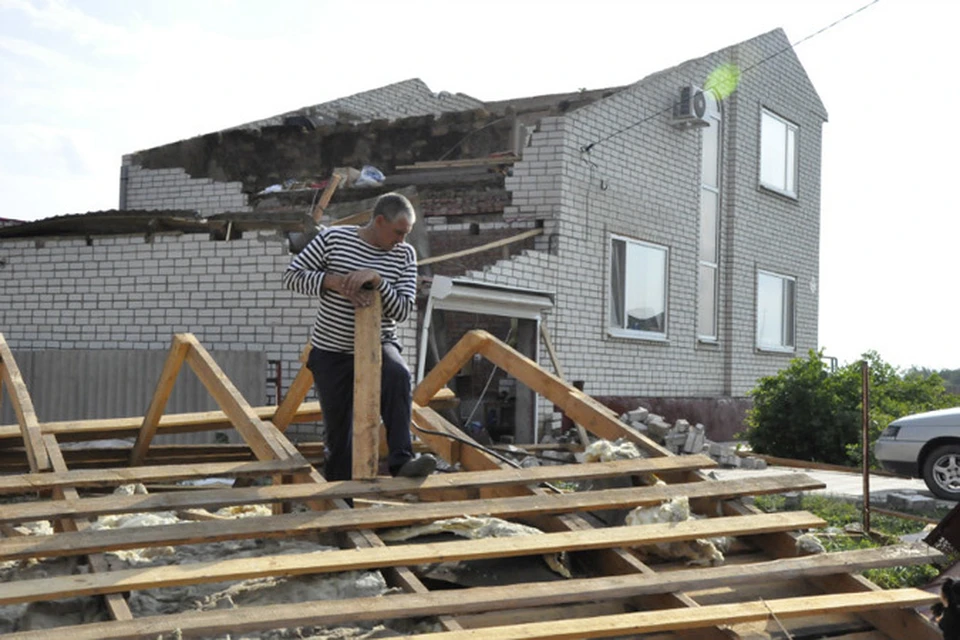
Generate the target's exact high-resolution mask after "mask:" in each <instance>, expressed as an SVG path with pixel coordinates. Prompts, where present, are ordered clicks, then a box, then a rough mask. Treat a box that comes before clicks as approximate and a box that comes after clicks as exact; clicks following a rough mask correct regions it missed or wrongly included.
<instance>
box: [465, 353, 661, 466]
mask: <svg viewBox="0 0 960 640" xmlns="http://www.w3.org/2000/svg"><path fill="white" fill-rule="evenodd" d="M480 354H481V355H483V356H484V357H486V358H487V360H489V361H491V362H493V363H494V364H495V365H497V366H498V367H500V368H501V369H503V370H504V371H506V372H508V373H509V374H511V375H512V376H513V377H515V378H517V379H518V380H520V381H521V382H523V383H524V384H525V385H527V386H528V387H530V388H531V389H533V390H534V391H536V392H537V393H539V394H540V395H542V396H544V397H545V398H547V399H548V400H550V401H551V402H553V403H554V404H555V405H557V406H559V407H560V408H561V409H562V410H563V412H564V413H566V414H567V415H568V416H570V418H571V419H572V420H573V421H574V422H576V423H577V424H581V425H583V426H584V427H585V428H586V429H587V431H590V432H591V433H593V434H595V435H597V436H599V437H601V438H606V439H609V440H616V439H617V438H618V437H624V438H626V439H628V440H629V441H630V442H633V443H634V444H635V445H637V446H638V447H639V448H640V449H641V450H643V451H646V452H647V453H648V454H650V455H659V456H666V455H672V454H671V453H670V451H669V450H667V449H666V448H664V447H662V446H661V445H659V444H657V443H655V442H654V441H653V440H651V439H649V438H647V437H646V436H644V435H643V434H641V433H639V432H638V431H636V430H634V429H632V428H630V427H628V426H627V425H625V424H623V422H622V421H621V420H620V418H619V416H617V415H616V414H615V413H614V412H613V411H611V410H610V409H608V408H607V407H605V406H604V405H602V404H600V403H599V402H597V401H596V400H594V399H593V398H591V397H590V396H588V395H587V394H585V393H584V392H583V391H580V390H579V389H577V388H575V387H573V386H572V385H569V384H567V383H566V382H564V381H563V380H561V379H560V378H558V377H556V376H555V375H553V374H551V373H548V372H546V371H544V370H543V369H541V368H540V367H539V366H538V365H537V363H536V362H534V361H533V360H531V359H530V358H528V357H526V356H524V355H523V354H522V353H520V352H518V351H516V350H515V349H513V348H511V347H510V346H509V345H507V344H505V343H504V342H502V341H501V340H498V339H497V338H495V337H494V336H492V335H489V336H488V339H487V340H486V341H484V342H483V344H482V346H481V347H480Z"/></svg>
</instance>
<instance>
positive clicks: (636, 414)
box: [627, 407, 650, 422]
mask: <svg viewBox="0 0 960 640" xmlns="http://www.w3.org/2000/svg"><path fill="white" fill-rule="evenodd" d="M649 415H650V412H649V411H648V410H646V409H644V408H643V407H637V408H636V409H634V410H633V411H628V412H627V416H628V417H629V419H630V420H629V421H630V422H646V421H647V417H648V416H649Z"/></svg>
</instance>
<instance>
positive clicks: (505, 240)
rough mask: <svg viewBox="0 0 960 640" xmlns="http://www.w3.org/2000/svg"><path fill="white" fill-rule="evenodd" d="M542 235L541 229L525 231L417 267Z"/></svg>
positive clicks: (421, 263)
mask: <svg viewBox="0 0 960 640" xmlns="http://www.w3.org/2000/svg"><path fill="white" fill-rule="evenodd" d="M541 233H543V229H540V228H537V229H530V230H529V231H524V232H523V233H518V234H516V235H513V236H510V237H508V238H501V239H500V240H494V241H493V242H487V243H486V244H481V245H478V246H476V247H470V248H469V249H461V250H460V251H454V252H452V253H445V254H444V255H442V256H431V257H429V258H423V259H422V260H418V261H417V266H418V267H422V266H425V265H428V264H434V263H436V262H444V261H446V260H453V259H454V258H462V257H464V256H470V255H473V254H475V253H482V252H484V251H490V250H491V249H497V248H499V247H505V246H507V245H511V244H514V243H516V242H521V241H523V240H526V239H527V238H532V237H534V236H538V235H540V234H541Z"/></svg>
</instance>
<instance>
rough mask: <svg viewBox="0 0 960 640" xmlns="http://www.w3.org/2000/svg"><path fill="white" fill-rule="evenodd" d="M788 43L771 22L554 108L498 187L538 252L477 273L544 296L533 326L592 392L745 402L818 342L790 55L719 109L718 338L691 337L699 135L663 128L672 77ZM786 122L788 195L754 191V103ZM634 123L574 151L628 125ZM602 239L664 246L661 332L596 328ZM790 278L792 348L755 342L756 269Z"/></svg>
mask: <svg viewBox="0 0 960 640" xmlns="http://www.w3.org/2000/svg"><path fill="white" fill-rule="evenodd" d="M786 46H787V41H786V37H785V36H784V35H783V33H782V32H780V31H777V32H773V33H770V34H766V35H765V36H761V37H759V38H756V39H754V40H752V41H750V42H748V43H745V44H744V45H742V46H741V47H739V48H738V50H734V51H726V52H719V53H717V54H714V55H712V56H708V57H707V58H703V59H700V60H694V61H691V62H689V63H685V64H683V65H680V66H679V67H676V68H674V69H670V70H668V71H665V72H661V73H659V74H656V75H655V76H651V77H650V78H648V79H646V80H644V81H642V82H640V83H638V84H637V85H635V86H634V87H632V88H630V89H627V90H625V91H623V92H621V93H620V94H617V95H615V96H612V97H610V98H608V99H606V100H603V101H600V102H598V103H595V104H593V105H591V106H588V107H585V108H583V109H580V110H578V111H576V112H574V113H572V114H569V115H567V116H563V117H555V118H546V119H544V120H542V121H541V124H540V127H539V130H538V131H537V132H536V133H534V134H533V137H532V142H531V146H530V147H529V148H527V149H525V150H524V160H523V162H520V163H518V164H517V165H516V166H515V169H514V175H513V177H512V178H510V179H508V181H507V187H508V188H509V189H512V191H513V206H511V207H510V208H508V210H507V212H506V214H507V217H508V218H511V219H514V220H518V219H524V218H526V219H543V220H545V221H546V229H547V234H546V235H545V236H543V237H541V238H540V239H539V242H538V249H541V250H547V247H548V246H549V243H550V238H549V235H550V234H554V233H555V234H558V235H559V237H558V238H557V239H555V240H554V245H553V246H555V249H554V251H553V255H543V254H530V253H527V254H525V255H524V256H522V257H520V258H516V259H514V260H511V261H509V262H501V263H498V264H497V265H496V266H494V267H492V268H489V269H487V270H485V271H484V272H482V273H474V274H471V275H472V276H474V277H477V278H479V279H483V280H487V281H492V282H498V283H502V284H511V285H518V286H528V287H533V288H537V289H546V290H550V291H554V292H556V296H557V299H556V308H555V312H554V314H553V317H552V318H550V319H549V320H548V326H549V327H550V330H551V332H552V334H553V340H554V343H555V345H556V349H557V351H558V353H559V355H560V357H561V359H562V362H563V366H564V368H565V369H566V374H567V377H568V378H569V379H571V380H573V379H582V380H586V381H587V389H586V390H587V392H588V393H590V394H592V395H623V396H648V397H656V396H665V397H716V396H726V395H731V396H744V395H745V394H746V392H747V391H748V390H749V389H751V388H752V387H753V386H754V385H755V382H756V379H757V378H758V377H759V376H762V375H768V374H771V373H774V372H775V371H777V370H778V369H780V368H782V367H784V366H786V365H787V363H788V362H789V359H790V358H791V357H793V356H794V355H801V356H802V355H804V354H805V353H806V351H807V350H808V349H811V348H816V347H817V314H818V309H817V295H816V293H815V291H814V289H813V288H812V287H811V283H813V282H815V280H816V278H817V274H818V263H819V253H818V252H819V200H820V193H819V172H820V153H821V149H820V137H821V132H820V128H821V125H822V122H823V120H824V119H825V114H824V113H822V105H821V104H820V102H819V98H818V97H817V96H816V93H815V92H814V91H813V89H812V87H811V86H810V84H809V81H808V79H807V77H806V75H805V73H804V71H803V69H802V68H801V67H800V65H799V62H798V61H797V60H796V58H795V57H793V54H792V53H786V54H783V55H780V56H778V57H776V58H773V59H772V60H770V61H769V62H767V63H766V64H764V65H762V66H761V67H757V68H756V69H755V70H754V71H752V72H750V73H748V74H745V75H744V76H743V78H742V83H741V85H740V88H739V90H738V92H737V93H736V94H734V96H733V97H732V98H730V99H728V100H727V101H726V104H725V106H724V114H723V115H724V143H723V144H724V148H723V153H724V173H723V180H724V185H723V189H724V191H723V198H724V201H723V204H722V207H723V213H722V221H721V236H722V239H721V252H722V253H721V263H720V277H721V282H720V300H719V305H720V310H721V317H720V340H719V344H718V345H706V344H700V343H698V341H697V339H696V301H697V279H696V277H697V260H698V256H697V248H698V235H697V234H698V232H699V226H698V216H699V189H700V152H701V151H700V134H699V131H698V130H696V129H690V130H677V129H674V128H673V127H671V126H670V120H669V118H670V116H669V108H670V105H672V103H673V101H674V100H675V97H676V94H677V92H678V89H679V87H681V86H683V85H688V84H694V85H702V84H703V82H704V79H705V78H706V76H707V74H708V73H709V71H710V70H711V69H713V68H715V67H716V66H718V65H719V64H721V63H725V62H728V61H729V60H730V59H731V56H733V57H734V59H736V56H739V58H740V59H739V64H740V66H741V67H742V68H746V67H749V66H750V65H751V64H753V63H754V62H756V61H758V60H759V59H761V58H763V57H767V56H769V55H770V54H772V53H774V52H776V51H779V50H781V49H783V48H784V47H786ZM761 105H765V106H767V107H768V108H772V109H775V110H776V111H777V112H778V113H780V114H781V115H783V116H785V117H787V118H789V119H791V120H792V121H794V122H795V123H797V124H798V125H799V126H800V137H799V139H800V176H799V185H800V196H799V198H798V199H797V200H789V199H786V198H783V197H780V196H778V195H774V194H771V193H769V192H764V191H762V190H760V189H759V188H758V186H757V184H758V162H759V158H758V149H759V117H760V107H761ZM647 117H649V120H648V121H647V122H644V123H643V124H641V125H638V126H636V127H633V128H631V129H629V130H628V131H625V132H624V133H622V134H621V135H618V136H616V137H615V138H612V139H610V140H609V141H607V142H604V143H602V144H598V145H596V146H595V147H594V148H593V149H592V150H591V152H590V153H589V154H584V153H582V152H581V148H582V147H583V146H584V145H587V144H589V143H591V142H593V141H595V140H599V139H601V138H603V137H605V136H607V135H609V134H610V133H612V132H615V131H618V130H620V129H622V128H624V127H627V126H628V125H631V124H633V123H635V122H637V121H638V120H641V119H644V118H647ZM611 234H621V235H624V236H628V237H631V238H636V239H638V240H645V241H649V242H653V243H657V244H661V245H665V246H667V247H669V249H670V264H669V299H668V304H669V312H668V327H667V335H668V340H667V342H655V341H645V340H636V339H625V338H615V337H611V336H608V335H607V333H606V326H607V308H608V304H609V300H608V296H609V286H610V285H609V273H608V269H609V267H608V261H609V242H610V235H611ZM758 268H760V269H769V270H772V271H776V272H779V273H782V274H785V275H790V276H794V277H796V278H797V350H796V353H795V354H772V353H762V352H758V351H757V350H756V348H755V346H754V345H755V322H756V316H755V314H756V311H755V295H756V293H755V289H756V286H755V278H756V270H757V269H758Z"/></svg>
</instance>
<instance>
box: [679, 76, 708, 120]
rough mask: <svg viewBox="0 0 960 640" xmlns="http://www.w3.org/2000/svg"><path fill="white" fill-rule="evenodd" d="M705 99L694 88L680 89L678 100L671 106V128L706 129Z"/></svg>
mask: <svg viewBox="0 0 960 640" xmlns="http://www.w3.org/2000/svg"><path fill="white" fill-rule="evenodd" d="M706 116H707V97H706V96H705V95H703V91H701V90H700V89H697V88H696V87H692V86H687V87H681V88H680V99H679V100H677V101H676V102H675V103H674V104H673V123H672V124H673V126H675V127H678V128H684V129H686V128H688V127H708V126H710V121H709V120H707V117H706Z"/></svg>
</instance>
